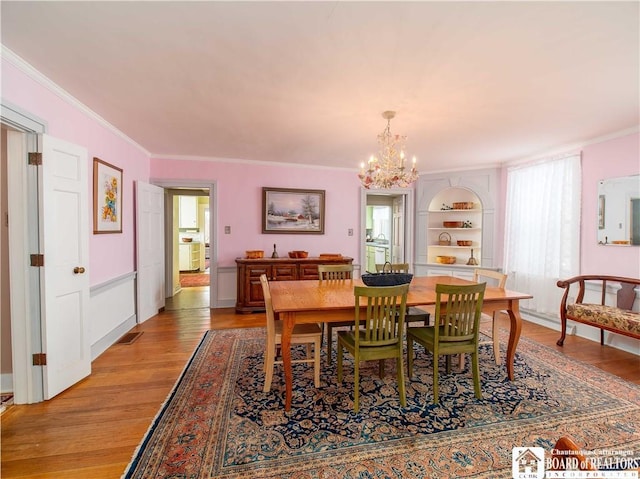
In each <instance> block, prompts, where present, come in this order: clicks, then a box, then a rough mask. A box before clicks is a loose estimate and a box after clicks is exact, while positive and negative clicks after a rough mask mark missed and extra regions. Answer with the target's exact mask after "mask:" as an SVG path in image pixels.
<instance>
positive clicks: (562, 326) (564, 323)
mask: <svg viewBox="0 0 640 479" xmlns="http://www.w3.org/2000/svg"><path fill="white" fill-rule="evenodd" d="M560 330H561V331H562V333H561V334H560V339H558V340H557V341H556V344H557V345H558V346H562V345H563V344H564V338H565V337H566V336H567V319H566V318H563V317H560Z"/></svg>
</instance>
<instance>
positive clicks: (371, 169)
mask: <svg viewBox="0 0 640 479" xmlns="http://www.w3.org/2000/svg"><path fill="white" fill-rule="evenodd" d="M395 116H396V112H395V111H385V112H383V113H382V118H384V119H385V120H387V127H386V128H385V130H384V131H383V132H382V133H380V134H379V135H378V145H379V147H380V151H379V153H378V155H379V156H378V157H375V156H373V155H371V157H370V158H369V162H368V165H367V169H366V170H365V165H364V163H360V174H359V175H358V177H359V178H360V181H362V186H364V187H365V188H367V189H368V188H380V189H386V188H394V187H395V188H406V187H407V186H409V185H410V184H411V183H413V182H414V181H416V180H417V179H418V172H417V171H416V157H415V156H414V157H413V162H412V165H411V170H409V171H407V169H406V168H405V165H404V163H405V158H404V141H405V140H406V139H407V137H406V136H401V135H392V134H391V119H392V118H393V117H395Z"/></svg>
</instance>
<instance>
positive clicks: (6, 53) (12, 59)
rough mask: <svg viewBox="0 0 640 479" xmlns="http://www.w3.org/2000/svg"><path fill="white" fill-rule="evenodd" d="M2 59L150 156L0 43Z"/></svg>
mask: <svg viewBox="0 0 640 479" xmlns="http://www.w3.org/2000/svg"><path fill="white" fill-rule="evenodd" d="M2 59H3V60H6V61H7V62H9V63H10V64H11V65H13V66H15V67H16V68H17V69H18V70H20V71H21V72H22V73H24V74H25V75H27V76H28V77H29V78H31V79H32V80H34V81H36V82H38V83H39V84H40V85H42V86H43V87H45V88H46V89H47V90H49V91H50V92H52V93H53V94H55V95H56V96H58V97H59V98H61V99H62V100H64V101H65V102H66V103H68V104H69V105H71V106H73V107H74V108H76V109H78V110H80V111H81V112H82V113H84V114H85V115H87V116H88V117H89V118H91V119H92V120H94V121H96V122H97V123H99V124H100V125H101V126H103V127H104V128H106V129H107V130H109V131H111V132H112V133H113V134H115V135H116V136H118V137H119V138H121V139H123V140H124V141H126V142H127V143H129V144H130V145H132V146H134V147H135V148H137V149H139V150H140V151H141V152H142V153H144V154H145V155H147V156H148V157H150V156H151V153H150V152H149V151H148V150H147V149H146V148H144V147H143V146H141V145H140V144H138V143H136V142H135V141H134V140H132V139H131V138H130V137H128V136H127V135H125V134H124V133H123V132H122V131H120V130H118V129H117V128H116V127H115V126H113V125H112V124H111V123H109V122H108V121H107V120H105V119H104V118H102V117H101V116H100V115H98V114H97V113H96V112H95V111H93V110H92V109H91V108H89V107H87V106H86V105H85V104H84V103H82V102H81V101H80V100H78V99H77V98H75V97H74V96H73V95H71V94H70V93H69V92H68V91H66V90H65V89H64V88H62V87H60V86H59V85H58V84H56V83H54V82H53V81H52V80H50V79H49V78H47V77H46V76H44V75H43V74H42V73H40V72H39V71H38V70H36V69H35V68H34V67H33V66H31V65H30V64H29V63H28V62H26V61H25V60H24V59H23V58H21V57H20V56H18V55H16V54H15V53H14V52H13V51H11V50H10V49H8V48H7V47H6V46H4V45H2Z"/></svg>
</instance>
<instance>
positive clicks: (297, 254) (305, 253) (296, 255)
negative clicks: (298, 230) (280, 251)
mask: <svg viewBox="0 0 640 479" xmlns="http://www.w3.org/2000/svg"><path fill="white" fill-rule="evenodd" d="M308 256H309V252H308V251H289V258H307V257H308Z"/></svg>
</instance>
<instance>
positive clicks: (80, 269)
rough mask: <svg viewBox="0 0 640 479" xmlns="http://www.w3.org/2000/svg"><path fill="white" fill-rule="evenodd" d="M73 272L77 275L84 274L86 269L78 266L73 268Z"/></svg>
mask: <svg viewBox="0 0 640 479" xmlns="http://www.w3.org/2000/svg"><path fill="white" fill-rule="evenodd" d="M73 272H74V273H75V274H82V273H84V268H83V267H82V266H76V267H75V268H73Z"/></svg>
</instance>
